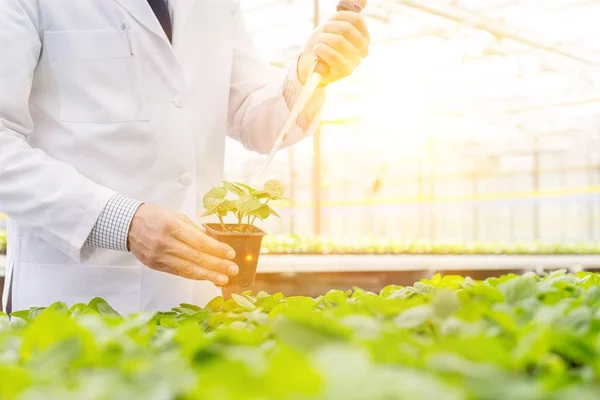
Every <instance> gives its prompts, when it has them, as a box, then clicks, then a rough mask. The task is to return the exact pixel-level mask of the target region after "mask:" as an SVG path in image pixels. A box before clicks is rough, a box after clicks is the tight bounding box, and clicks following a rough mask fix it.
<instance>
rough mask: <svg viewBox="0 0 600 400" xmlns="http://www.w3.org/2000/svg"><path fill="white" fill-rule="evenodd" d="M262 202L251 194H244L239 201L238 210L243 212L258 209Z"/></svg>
mask: <svg viewBox="0 0 600 400" xmlns="http://www.w3.org/2000/svg"><path fill="white" fill-rule="evenodd" d="M261 205H262V204H261V202H260V201H259V200H257V199H255V198H253V197H251V196H249V195H246V196H242V197H241V198H240V200H239V202H238V211H239V212H241V213H246V214H248V213H250V212H252V211H255V210H258V209H259V208H260V206H261Z"/></svg>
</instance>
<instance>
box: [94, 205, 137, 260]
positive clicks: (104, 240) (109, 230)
mask: <svg viewBox="0 0 600 400" xmlns="http://www.w3.org/2000/svg"><path fill="white" fill-rule="evenodd" d="M142 204H143V203H142V202H140V201H137V200H132V199H130V198H128V197H125V196H122V195H120V194H116V195H114V196H113V197H111V198H110V200H109V201H108V203H107V204H106V206H105V207H104V209H103V210H102V213H101V214H100V217H99V218H98V220H97V221H96V224H95V225H94V228H93V229H92V232H91V233H90V235H89V236H88V238H87V240H86V242H85V247H93V248H96V249H105V250H115V251H124V252H127V251H129V247H128V246H127V241H128V237H129V227H130V226H131V221H132V220H133V216H134V215H135V213H136V211H137V210H138V208H139V207H140V206H141V205H142Z"/></svg>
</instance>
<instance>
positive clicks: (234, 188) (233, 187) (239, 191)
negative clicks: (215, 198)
mask: <svg viewBox="0 0 600 400" xmlns="http://www.w3.org/2000/svg"><path fill="white" fill-rule="evenodd" d="M222 183H223V186H224V187H225V189H227V190H229V191H230V192H231V193H233V194H236V195H238V196H240V197H241V196H243V195H245V194H246V191H245V190H244V189H242V188H240V187H239V186H237V185H236V184H234V183H232V182H227V181H223V182H222Z"/></svg>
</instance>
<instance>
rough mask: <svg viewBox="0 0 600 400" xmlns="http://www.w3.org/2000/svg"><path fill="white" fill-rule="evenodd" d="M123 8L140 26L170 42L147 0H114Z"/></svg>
mask: <svg viewBox="0 0 600 400" xmlns="http://www.w3.org/2000/svg"><path fill="white" fill-rule="evenodd" d="M113 1H114V2H116V3H118V4H119V5H120V6H121V7H123V8H124V9H125V10H126V11H127V12H128V13H129V14H131V16H132V17H133V18H135V19H136V20H137V21H138V22H139V23H140V24H142V25H144V26H145V27H146V28H148V29H149V30H150V31H152V32H154V33H155V34H156V35H157V36H159V37H160V38H161V39H162V40H164V41H166V42H168V41H169V39H168V38H167V35H166V34H165V31H164V30H163V28H162V26H161V25H160V22H158V19H157V18H156V15H154V11H152V8H150V5H149V4H148V1H147V0H113Z"/></svg>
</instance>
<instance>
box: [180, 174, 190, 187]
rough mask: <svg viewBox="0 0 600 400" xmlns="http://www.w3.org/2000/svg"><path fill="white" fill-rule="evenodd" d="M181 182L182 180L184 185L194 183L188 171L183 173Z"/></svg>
mask: <svg viewBox="0 0 600 400" xmlns="http://www.w3.org/2000/svg"><path fill="white" fill-rule="evenodd" d="M179 182H181V184H182V185H185V186H189V185H190V184H191V183H192V177H191V176H190V174H188V173H185V174H181V176H180V177H179Z"/></svg>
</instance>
